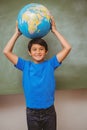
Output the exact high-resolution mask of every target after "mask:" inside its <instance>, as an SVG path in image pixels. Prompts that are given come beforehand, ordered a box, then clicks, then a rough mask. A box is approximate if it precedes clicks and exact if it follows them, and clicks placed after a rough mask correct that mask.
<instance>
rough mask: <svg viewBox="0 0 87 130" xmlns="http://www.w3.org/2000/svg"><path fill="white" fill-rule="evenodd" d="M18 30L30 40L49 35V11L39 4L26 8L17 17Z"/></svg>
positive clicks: (32, 4)
mask: <svg viewBox="0 0 87 130" xmlns="http://www.w3.org/2000/svg"><path fill="white" fill-rule="evenodd" d="M17 21H18V28H19V30H20V31H21V33H22V34H23V35H24V36H26V37H28V38H31V39H33V38H41V37H44V36H45V35H47V34H48V32H49V31H50V28H51V24H50V12H49V10H48V9H47V8H46V7H45V6H43V5H41V4H37V3H31V4H28V5H26V6H24V7H23V8H22V9H21V10H20V12H19V14H18V17H17Z"/></svg>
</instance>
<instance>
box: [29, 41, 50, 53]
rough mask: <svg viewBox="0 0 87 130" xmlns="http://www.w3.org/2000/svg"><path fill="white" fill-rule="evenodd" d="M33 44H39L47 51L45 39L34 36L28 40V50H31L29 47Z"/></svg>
mask: <svg viewBox="0 0 87 130" xmlns="http://www.w3.org/2000/svg"><path fill="white" fill-rule="evenodd" d="M33 44H39V45H41V46H44V47H45V50H46V51H48V45H47V43H46V41H45V40H43V39H42V38H35V39H32V40H30V41H29V43H28V50H29V51H31V47H32V45H33Z"/></svg>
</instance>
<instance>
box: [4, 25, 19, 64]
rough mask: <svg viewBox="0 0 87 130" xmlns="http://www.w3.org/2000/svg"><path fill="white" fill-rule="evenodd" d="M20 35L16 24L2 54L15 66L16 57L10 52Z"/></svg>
mask: <svg viewBox="0 0 87 130" xmlns="http://www.w3.org/2000/svg"><path fill="white" fill-rule="evenodd" d="M20 35H21V33H20V31H19V30H18V27H17V24H16V31H15V33H14V34H13V36H12V37H11V39H10V40H9V41H8V43H7V45H6V46H5V48H4V50H3V53H4V54H5V56H6V57H7V58H8V59H9V60H10V61H11V62H12V63H13V64H17V61H18V56H17V55H15V54H14V53H13V52H12V51H13V48H14V45H15V42H16V40H17V39H18V37H19V36H20Z"/></svg>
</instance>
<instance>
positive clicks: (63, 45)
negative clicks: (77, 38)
mask: <svg viewBox="0 0 87 130" xmlns="http://www.w3.org/2000/svg"><path fill="white" fill-rule="evenodd" d="M53 33H54V35H55V36H56V37H57V39H58V40H59V41H60V44H61V46H62V47H63V48H66V49H68V50H70V49H71V46H70V44H69V43H68V41H67V40H66V39H65V38H64V37H63V36H62V35H61V34H60V33H59V32H58V31H57V30H55V31H54V32H53Z"/></svg>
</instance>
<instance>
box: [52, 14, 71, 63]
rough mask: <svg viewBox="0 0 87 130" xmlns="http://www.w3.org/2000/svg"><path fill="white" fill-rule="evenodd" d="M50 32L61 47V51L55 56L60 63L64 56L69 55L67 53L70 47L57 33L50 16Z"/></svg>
mask: <svg viewBox="0 0 87 130" xmlns="http://www.w3.org/2000/svg"><path fill="white" fill-rule="evenodd" d="M51 31H52V32H53V34H54V35H55V36H56V37H57V39H58V40H59V41H60V44H61V46H62V50H61V51H60V52H58V53H57V55H56V56H57V59H58V61H59V62H62V61H63V60H64V59H65V58H66V56H67V55H68V54H69V52H70V50H71V46H70V44H69V43H68V42H67V40H66V39H65V38H64V37H63V36H62V35H61V34H60V33H59V32H58V31H57V29H56V24H55V21H54V18H53V16H51Z"/></svg>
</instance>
